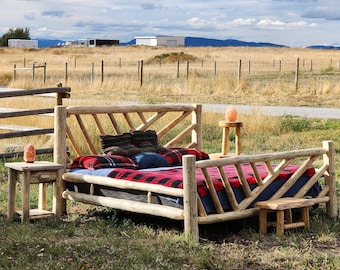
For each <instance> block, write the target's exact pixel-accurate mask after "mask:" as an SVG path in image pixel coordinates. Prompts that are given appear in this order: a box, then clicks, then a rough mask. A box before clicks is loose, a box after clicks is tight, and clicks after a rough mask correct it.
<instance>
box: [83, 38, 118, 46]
mask: <svg viewBox="0 0 340 270" xmlns="http://www.w3.org/2000/svg"><path fill="white" fill-rule="evenodd" d="M117 45H119V40H116V39H89V44H88V46H89V47H98V46H117Z"/></svg>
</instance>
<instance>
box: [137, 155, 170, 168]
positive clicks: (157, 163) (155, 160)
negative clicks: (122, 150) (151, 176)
mask: <svg viewBox="0 0 340 270" xmlns="http://www.w3.org/2000/svg"><path fill="white" fill-rule="evenodd" d="M131 159H132V160H133V161H134V162H136V163H137V164H138V167H139V169H147V168H157V167H168V166H169V162H168V161H167V159H166V158H164V157H163V156H162V155H160V154H157V153H154V152H142V153H138V154H135V155H133V156H132V157H131Z"/></svg>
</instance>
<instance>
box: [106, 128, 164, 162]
mask: <svg viewBox="0 0 340 270" xmlns="http://www.w3.org/2000/svg"><path fill="white" fill-rule="evenodd" d="M100 143H101V147H102V151H103V153H105V154H109V155H120V156H127V157H130V156H132V155H134V154H137V153H140V152H157V151H161V150H164V147H162V146H160V145H158V137H157V134H156V131H154V130H147V131H141V130H135V131H132V132H131V133H122V134H119V135H101V136H100Z"/></svg>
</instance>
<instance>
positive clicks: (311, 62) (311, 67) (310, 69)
mask: <svg viewBox="0 0 340 270" xmlns="http://www.w3.org/2000/svg"><path fill="white" fill-rule="evenodd" d="M312 71H313V60H310V63H309V72H312Z"/></svg>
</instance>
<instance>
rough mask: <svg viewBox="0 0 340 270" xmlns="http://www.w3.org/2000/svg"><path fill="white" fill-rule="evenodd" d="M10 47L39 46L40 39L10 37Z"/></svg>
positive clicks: (34, 47)
mask: <svg viewBox="0 0 340 270" xmlns="http://www.w3.org/2000/svg"><path fill="white" fill-rule="evenodd" d="M8 47H11V48H30V49H31V48H33V49H37V48H38V40H31V39H9V40H8Z"/></svg>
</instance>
